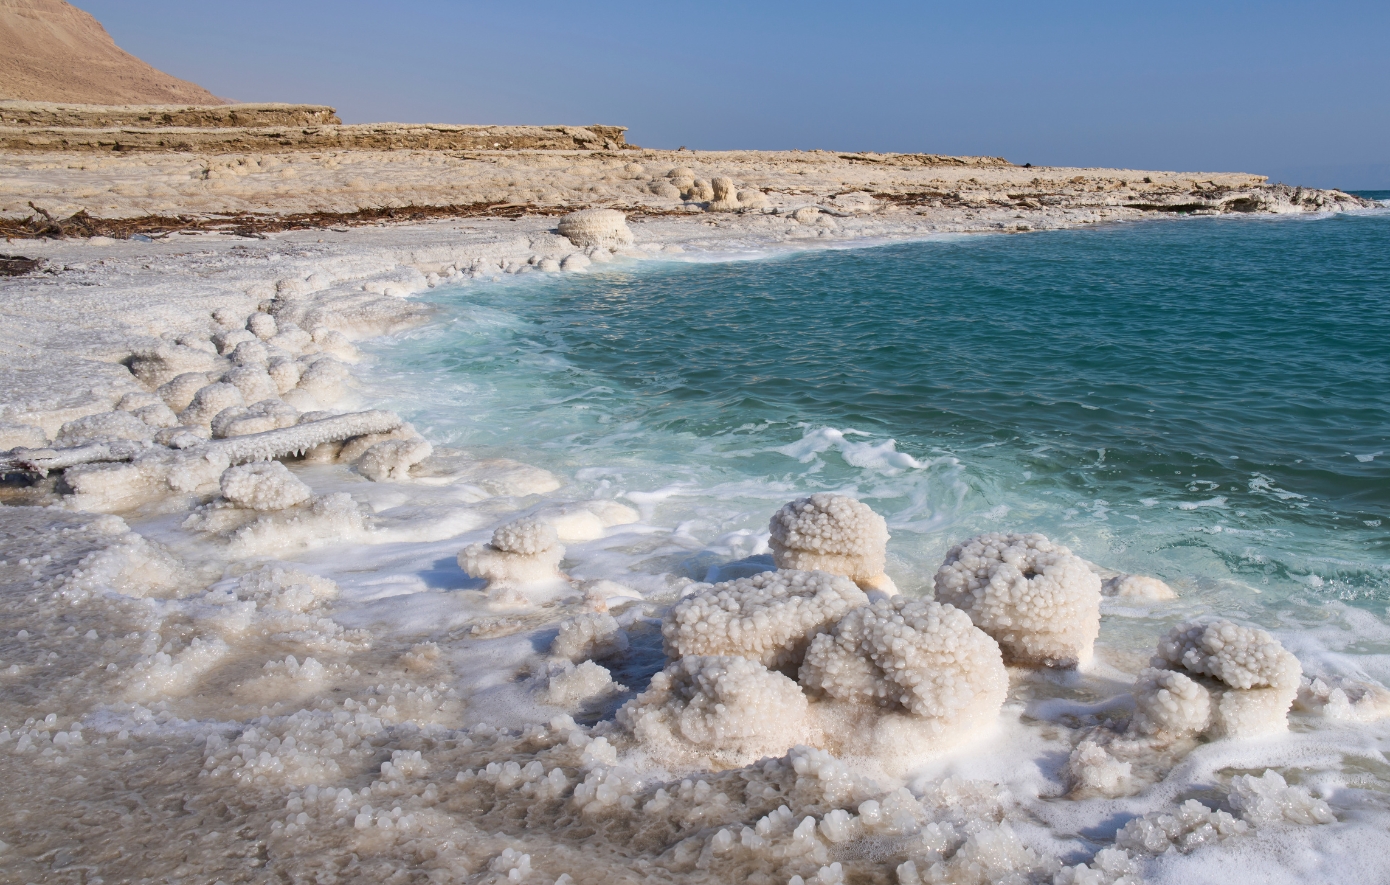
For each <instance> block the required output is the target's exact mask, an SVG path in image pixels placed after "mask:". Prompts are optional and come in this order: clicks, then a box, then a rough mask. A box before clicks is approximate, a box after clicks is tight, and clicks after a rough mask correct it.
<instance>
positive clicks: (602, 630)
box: [550, 612, 628, 664]
mask: <svg viewBox="0 0 1390 885" xmlns="http://www.w3.org/2000/svg"><path fill="white" fill-rule="evenodd" d="M627 648H628V639H627V633H626V632H625V631H624V630H623V629H622V628H621V627H619V626H618V621H617V620H616V619H615V618H614V617H613V616H612V615H608V614H599V613H592V612H590V613H585V614H582V615H577V616H576V617H573V618H570V619H569V620H568V621H565V622H563V623H562V624H560V632H559V633H557V634H556V636H555V641H554V642H552V643H550V653H551V654H552V655H555V656H556V657H560V658H566V659H568V660H570V661H573V662H574V663H576V664H577V663H579V662H580V661H584V660H603V659H604V658H612V657H618V656H619V655H622V654H623V653H624V652H626V651H627Z"/></svg>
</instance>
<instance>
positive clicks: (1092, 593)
mask: <svg viewBox="0 0 1390 885" xmlns="http://www.w3.org/2000/svg"><path fill="white" fill-rule="evenodd" d="M935 585H936V598H937V599H939V600H940V601H942V602H946V603H950V604H951V605H954V606H956V607H957V608H959V609H961V610H962V611H964V612H966V614H968V615H969V616H970V619H971V620H972V621H974V622H975V625H976V626H977V627H979V628H980V629H981V630H984V631H985V632H986V633H988V634H989V635H991V636H993V637H994V638H995V639H996V640H998V642H999V646H1000V648H1001V649H1003V652H1004V657H1005V660H1006V661H1008V662H1010V663H1015V664H1021V665H1025V666H1043V667H1075V666H1077V665H1080V664H1084V663H1086V662H1088V661H1089V660H1090V659H1091V655H1092V652H1093V649H1094V644H1095V640H1096V636H1097V635H1099V633H1100V597H1101V594H1100V578H1098V577H1097V576H1096V575H1095V574H1094V573H1093V572H1092V571H1091V570H1090V568H1089V567H1088V566H1087V565H1086V562H1085V560H1083V559H1081V558H1080V557H1078V556H1074V555H1072V552H1071V551H1070V550H1068V549H1067V548H1066V547H1063V546H1062V545H1060V544H1054V543H1052V542H1051V541H1049V540H1048V539H1047V538H1045V537H1043V536H1042V535H1038V534H1026V535H1025V534H1001V533H998V532H991V533H989V534H985V535H980V536H979V537H976V538H971V539H970V540H968V541H965V542H962V543H960V544H957V545H956V546H955V547H952V548H951V550H950V551H949V552H948V553H947V554H946V561H945V562H944V563H942V565H941V568H940V569H939V570H937V573H936V578H935Z"/></svg>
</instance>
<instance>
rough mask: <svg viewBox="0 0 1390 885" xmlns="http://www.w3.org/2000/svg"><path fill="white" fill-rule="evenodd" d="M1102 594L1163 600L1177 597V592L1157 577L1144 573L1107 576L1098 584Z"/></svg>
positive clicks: (1132, 598)
mask: <svg viewBox="0 0 1390 885" xmlns="http://www.w3.org/2000/svg"><path fill="white" fill-rule="evenodd" d="M1100 592H1101V594H1102V595H1104V596H1114V597H1117V598H1119V599H1124V600H1135V601H1146V602H1163V601H1166V600H1169V599H1177V598H1178V594H1177V592H1176V591H1174V590H1173V588H1172V587H1169V586H1168V585H1167V584H1165V583H1163V582H1162V581H1160V580H1159V579H1158V578H1150V577H1147V576H1145V575H1116V576H1115V577H1113V578H1107V579H1106V580H1105V581H1104V582H1103V583H1102V584H1101V586H1100Z"/></svg>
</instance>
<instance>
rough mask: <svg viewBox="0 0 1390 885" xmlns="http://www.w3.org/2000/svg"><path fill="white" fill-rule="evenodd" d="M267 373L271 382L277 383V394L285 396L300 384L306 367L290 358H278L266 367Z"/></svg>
mask: <svg viewBox="0 0 1390 885" xmlns="http://www.w3.org/2000/svg"><path fill="white" fill-rule="evenodd" d="M265 371H266V374H267V375H269V376H270V380H271V381H273V382H274V383H275V392H276V394H284V393H288V392H289V391H291V390H293V389H294V388H295V385H297V384H299V379H300V377H302V376H303V374H304V367H303V366H301V365H300V364H299V363H298V362H296V361H295V360H293V359H290V358H288V357H276V358H275V359H273V360H271V361H270V362H269V363H268V364H267V365H266V370H265Z"/></svg>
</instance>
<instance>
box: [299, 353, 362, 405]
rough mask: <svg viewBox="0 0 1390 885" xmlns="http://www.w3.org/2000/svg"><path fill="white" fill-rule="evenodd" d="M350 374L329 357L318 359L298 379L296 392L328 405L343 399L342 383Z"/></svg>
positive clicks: (339, 363) (343, 366) (340, 364)
mask: <svg viewBox="0 0 1390 885" xmlns="http://www.w3.org/2000/svg"><path fill="white" fill-rule="evenodd" d="M350 374H351V373H350V372H349V371H348V367H347V366H345V365H343V364H342V363H341V362H339V361H338V360H336V359H334V358H333V357H330V356H324V357H320V358H318V359H316V360H314V361H313V362H312V363H310V364H309V365H308V366H307V367H306V368H305V369H304V373H303V374H302V375H300V377H299V384H298V385H296V388H297V389H298V390H302V391H304V392H305V393H307V394H309V395H310V396H312V397H313V398H314V399H316V400H318V402H319V403H321V404H323V405H325V406H326V405H330V404H332V403H334V402H336V401H338V400H340V399H342V397H343V382H344V381H346V380H347V379H348V376H349V375H350Z"/></svg>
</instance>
